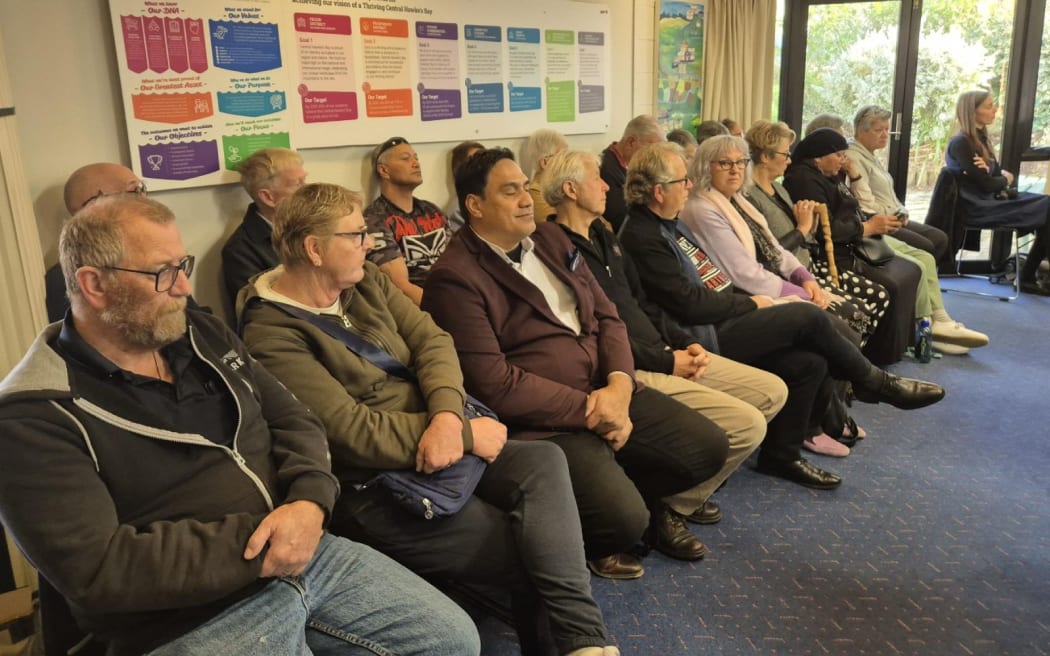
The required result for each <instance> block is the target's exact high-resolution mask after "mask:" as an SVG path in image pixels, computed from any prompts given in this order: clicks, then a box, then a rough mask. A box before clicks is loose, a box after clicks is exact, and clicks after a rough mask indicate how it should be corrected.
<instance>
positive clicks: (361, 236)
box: [332, 230, 368, 248]
mask: <svg viewBox="0 0 1050 656" xmlns="http://www.w3.org/2000/svg"><path fill="white" fill-rule="evenodd" d="M332 236H333V237H343V238H344V239H349V240H350V241H351V242H354V241H356V242H357V244H356V245H357V247H358V248H361V247H362V246H364V245H365V239H367V238H368V231H367V230H355V231H353V232H333V233H332Z"/></svg>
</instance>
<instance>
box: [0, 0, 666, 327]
mask: <svg viewBox="0 0 1050 656" xmlns="http://www.w3.org/2000/svg"><path fill="white" fill-rule="evenodd" d="M435 1H439V0H435ZM496 1H498V2H507V1H508V0H496ZM566 1H568V0H566ZM584 1H590V0H584ZM603 4H606V5H608V6H609V9H610V13H611V18H612V44H611V48H610V51H611V55H612V70H613V71H614V73H613V79H612V80H610V81H609V84H610V85H611V87H612V93H611V98H612V106H611V110H612V111H611V117H612V123H611V125H609V126H605V125H599V126H595V129H596V131H597V132H598V133H597V134H591V135H577V136H572V137H569V142H570V145H571V146H572V147H574V148H580V149H587V150H592V151H595V152H597V151H599V150H601V149H602V148H604V147H605V146H606V145H608V144H609V143H610V142H611V141H614V140H615V139H617V138H618V137H619V134H620V132H621V130H622V128H623V125H624V124H626V122H627V121H628V120H630V118H631V117H632V116H634V115H635V114H636V113H641V112H645V111H649V110H650V109H651V107H652V104H651V103H652V100H651V95H652V66H651V62H652V49H653V37H652V23H653V11H654V6H655V0H603ZM636 21H637V22H638V34H639V36H640V38H639V39H637V40H636V39H635V23H636ZM0 29H3V33H4V40H3V47H4V49H5V52H6V55H7V61H8V65H9V69H10V75H11V84H12V87H13V91H14V101H15V107H16V112H17V114H16V118H17V125H18V134H19V139H20V142H21V144H22V150H23V160H24V163H25V164H24V165H25V173H26V178H27V179H28V181H29V186H30V193H31V194H32V199H33V206H34V208H35V212H36V216H37V224H38V225H39V227H40V241H41V245H42V248H43V250H44V259H45V261H46V263H47V264H48V265H50V264H52V263H53V262H55V260H56V259H57V255H56V246H57V237H58V231H59V227H60V225H61V222H62V220H63V219H64V218H65V216H66V212H65V208H64V206H63V204H62V185H63V184H64V182H65V179H66V177H67V176H68V175H69V173H70V172H72V171H73V170H74V169H76V168H77V167H79V166H82V165H84V164H87V163H89V162H95V161H112V162H122V163H124V164H129V158H128V152H127V149H128V144H127V138H126V135H125V129H124V126H123V106H122V104H121V101H120V83H119V80H118V78H117V65H116V59H115V56H114V51H113V33H112V28H111V26H110V21H109V8H108V5H107V3H106V1H105V0H51V1H50V2H35V1H32V0H0ZM636 69H637V70H639V72H638V73H637V74H636V73H635V71H636ZM437 129H440V128H439V127H437ZM387 136H390V135H376V141H377V142H379V141H381V140H382V139H385V138H386V137H387ZM453 145H455V144H453V143H428V144H418V145H417V146H416V149H417V150H418V152H419V156H420V160H421V162H422V165H423V174H424V180H425V182H424V184H423V186H422V187H421V188H420V189H419V190H418V191H417V195H418V196H420V197H422V198H427V199H428V200H432V201H434V202H436V203H437V204H438V205H441V206H444V205H445V203H446V202H447V201H448V199H449V198H450V197H451V195H452V189H451V184H450V182H449V181H448V179H447V178H448V176H447V175H446V171H447V169H448V161H449V160H448V157H449V155H448V152H449V150H450V149H451V148H452V146H453ZM486 145H502V146H507V147H509V148H511V149H513V150H515V152H516V151H517V149H518V146H519V145H520V140H519V139H514V140H506V141H498V142H493V141H489V142H486ZM368 150H369V148H368V147H364V146H361V147H340V148H323V149H312V150H305V151H303V153H302V154H303V157H304V159H305V160H306V166H307V170H308V172H309V174H310V179H311V180H313V181H329V182H337V183H340V184H344V185H346V186H348V187H351V188H353V189H367V185H368V173H369V171H368V166H367V164H366V163H365V162H366V160H367V153H368ZM154 197H155V198H157V199H158V200H160V201H161V202H163V203H165V204H167V205H169V206H170V207H171V208H172V209H173V210H174V211H175V214H176V216H177V217H178V219H179V224H180V226H181V228H182V235H183V239H184V241H185V242H186V247H187V249H188V250H189V252H191V253H194V254H196V255H197V257H198V269H197V272H196V273H194V285H195V296H196V297H197V298H198V300H199V301H200V302H201V303H203V304H206V305H211V306H212V307H214V308H216V309H219V308H220V307H221V302H220V296H219V259H220V258H219V250H220V249H221V247H222V243H223V241H224V239H225V236H226V235H227V234H229V233H230V232H232V231H233V230H234V229H235V228H236V226H237V224H238V222H239V221H240V219H241V216H242V215H243V213H244V208H245V206H246V204H247V202H248V199H247V196H246V195H245V194H244V192H243V191H242V190H241V189H240V187H238V186H237V185H222V186H216V187H208V188H203V189H195V190H180V191H168V192H162V193H157V194H155V195H154Z"/></svg>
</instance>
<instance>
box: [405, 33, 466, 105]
mask: <svg viewBox="0 0 1050 656" xmlns="http://www.w3.org/2000/svg"><path fill="white" fill-rule="evenodd" d="M416 49H417V52H418V57H419V85H418V87H417V88H418V90H419V117H420V119H421V120H424V121H441V120H447V119H452V118H459V117H460V116H462V115H463V99H462V96H461V94H460V91H459V79H460V77H459V26H458V25H456V24H455V23H432V22H424V21H420V22H417V23H416Z"/></svg>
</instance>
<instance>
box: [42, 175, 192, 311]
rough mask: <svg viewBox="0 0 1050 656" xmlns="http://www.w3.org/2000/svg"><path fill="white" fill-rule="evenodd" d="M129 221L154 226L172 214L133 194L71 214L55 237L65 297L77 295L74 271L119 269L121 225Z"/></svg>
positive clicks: (107, 199)
mask: <svg viewBox="0 0 1050 656" xmlns="http://www.w3.org/2000/svg"><path fill="white" fill-rule="evenodd" d="M132 218H143V219H147V220H149V221H152V222H153V223H156V224H158V225H165V224H168V223H171V222H172V221H174V220H175V214H174V213H173V212H172V211H171V210H170V209H168V207H167V206H166V205H162V204H160V203H158V202H157V201H155V200H152V199H150V198H147V197H145V196H140V195H136V194H118V195H114V196H103V197H101V198H99V199H98V200H96V201H94V202H92V203H90V204H88V205H86V206H85V207H84V208H83V209H81V210H80V211H79V212H77V213H76V214H74V215H73V218H72V219H70V220H69V221H68V222H67V223H66V225H65V226H63V227H62V233H61V234H60V235H59V237H58V259H59V262H60V263H61V264H62V275H63V276H65V279H66V294H67V295H68V296H69V298H71V299H72V298H74V297H79V296H80V284H79V283H78V282H77V275H76V274H77V269H79V268H80V267H83V266H93V267H98V268H100V269H105V268H106V267H114V266H120V263H121V262H122V261H123V260H124V226H125V224H126V223H127V222H128V221H129V220H130V219H132Z"/></svg>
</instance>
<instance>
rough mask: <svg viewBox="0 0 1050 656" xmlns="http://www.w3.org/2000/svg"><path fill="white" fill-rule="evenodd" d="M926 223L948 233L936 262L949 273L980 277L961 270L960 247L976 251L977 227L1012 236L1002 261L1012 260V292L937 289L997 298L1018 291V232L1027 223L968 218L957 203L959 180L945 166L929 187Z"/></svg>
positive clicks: (1008, 298)
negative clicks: (982, 220) (945, 243)
mask: <svg viewBox="0 0 1050 656" xmlns="http://www.w3.org/2000/svg"><path fill="white" fill-rule="evenodd" d="M926 223H927V225H932V226H934V227H936V228H940V229H941V230H943V231H944V232H945V234H947V235H948V243H949V248H948V252H947V253H946V254H945V256H944V258H943V259H942V261H940V262H938V263H937V268H938V271H939V272H940V273H941V274H942V275H943V274H947V275H951V276H953V277H959V278H982V279H985V280H987V279H988V278H987V276H978V275H972V274H966V273H963V272H962V255H963V251H967V250H970V251H979V250H980V249H981V234H980V233H981V231H982V230H988V231H991V232H993V233H1001V234H1009V235H1010V236H1011V239H1012V243H1013V249H1012V250H1011V251H1010V253H1009V257H1008V258H1007V260H1006V261H1009V260H1011V259H1012V260H1013V266H1014V272H1015V273H1014V280H1013V295H1012V296H1009V295H1002V294H992V293H988V292H980V291H970V290H963V289H952V288H950V287H944V286H943V285H942V287H941V291H944V292H951V293H952V294H969V295H971V296H986V297H989V298H998V299H999V300H1000V301H1007V302H1009V301H1012V300H1015V299H1016V298H1017V297H1018V296H1020V294H1021V276H1020V271H1021V265H1022V260H1021V257H1022V255H1021V250H1020V236H1021V234H1022V233H1024V232H1028V231H1030V230H1031V228H1030V227H1029V226H1025V225H1016V224H1013V223H1009V222H1005V223H1003V222H998V223H995V224H985V225H982V224H981V223H980V222H977V221H974V220H972V219H971V218H970V217H968V216H967V215H966V213H965V212H964V211H963V208H962V207H961V206H960V204H959V182H958V180H957V179H956V177H955V173H953V172H952V171H950V170H949V169H948V168H947V167H945V168H942V169H941V172H940V174H939V175H938V176H937V182H936V183H935V184H934V187H933V195H932V196H931V197H930V209H929V211H928V213H927V214H926Z"/></svg>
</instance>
